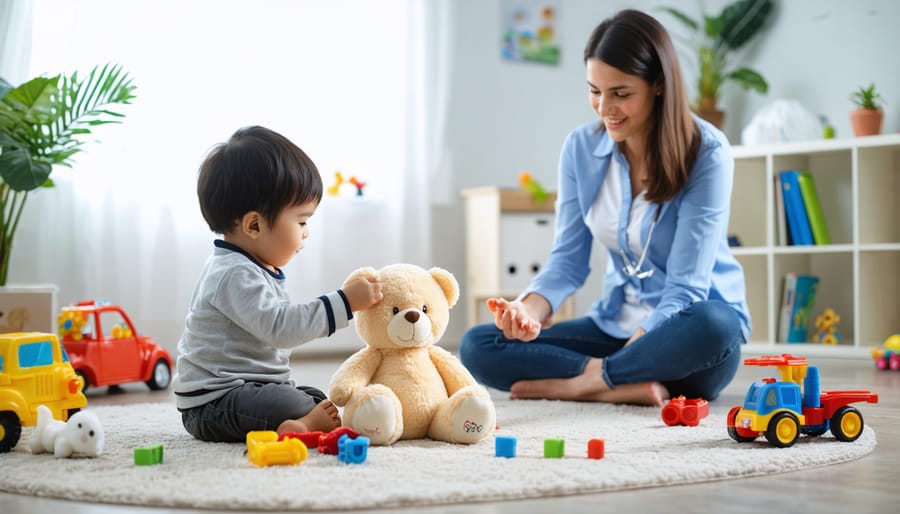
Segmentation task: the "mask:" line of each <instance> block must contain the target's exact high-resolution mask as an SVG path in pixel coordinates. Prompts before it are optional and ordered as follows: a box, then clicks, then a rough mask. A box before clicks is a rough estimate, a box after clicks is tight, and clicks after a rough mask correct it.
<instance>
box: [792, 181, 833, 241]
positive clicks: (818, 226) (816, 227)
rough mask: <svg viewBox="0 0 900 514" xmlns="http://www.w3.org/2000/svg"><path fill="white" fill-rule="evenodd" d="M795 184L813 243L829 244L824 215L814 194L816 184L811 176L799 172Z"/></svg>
mask: <svg viewBox="0 0 900 514" xmlns="http://www.w3.org/2000/svg"><path fill="white" fill-rule="evenodd" d="M797 182H798V183H799V184H800V195H801V196H802V197H803V204H804V205H805V206H806V216H807V217H808V218H809V228H810V229H811V230H812V234H813V241H815V243H816V244H817V245H828V244H831V236H830V235H829V234H828V226H827V225H826V224H825V215H824V214H822V205H821V204H820V203H819V195H818V194H817V193H816V184H815V182H813V178H812V175H811V174H810V173H809V172H807V171H801V172H799V173H798V174H797Z"/></svg>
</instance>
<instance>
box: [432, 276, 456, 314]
mask: <svg viewBox="0 0 900 514" xmlns="http://www.w3.org/2000/svg"><path fill="white" fill-rule="evenodd" d="M428 273H430V274H431V276H432V277H434V280H435V282H437V283H438V285H439V286H441V289H442V290H443V291H444V296H445V297H446V298H447V303H448V304H449V305H450V307H453V306H454V305H456V301H457V300H459V283H458V282H457V281H456V277H454V276H453V274H452V273H450V272H449V271H447V270H445V269H443V268H431V269H430V270H428Z"/></svg>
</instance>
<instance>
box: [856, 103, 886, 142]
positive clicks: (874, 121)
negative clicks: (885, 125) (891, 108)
mask: <svg viewBox="0 0 900 514" xmlns="http://www.w3.org/2000/svg"><path fill="white" fill-rule="evenodd" d="M883 119H884V112H882V111H881V110H877V111H876V110H875V109H857V110H855V111H850V125H851V126H852V127H853V133H854V134H855V135H857V136H875V135H878V134H881V121H882V120H883Z"/></svg>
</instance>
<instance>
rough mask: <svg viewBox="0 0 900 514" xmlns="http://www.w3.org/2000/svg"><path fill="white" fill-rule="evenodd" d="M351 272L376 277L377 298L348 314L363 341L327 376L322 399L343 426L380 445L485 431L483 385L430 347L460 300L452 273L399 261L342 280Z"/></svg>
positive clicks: (462, 439) (471, 439) (474, 437)
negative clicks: (337, 411)
mask: <svg viewBox="0 0 900 514" xmlns="http://www.w3.org/2000/svg"><path fill="white" fill-rule="evenodd" d="M358 277H366V278H372V277H376V278H378V279H379V280H380V281H381V285H382V292H383V293H384V298H383V299H382V300H381V301H379V302H378V303H376V304H375V305H373V306H371V307H369V308H368V309H364V310H362V311H359V312H357V313H355V314H354V319H355V323H356V331H357V333H358V334H359V336H360V338H361V339H362V340H363V341H364V342H365V343H366V345H367V346H366V347H365V348H363V349H361V350H359V351H357V352H356V353H354V354H353V355H352V356H350V357H349V358H348V359H347V360H345V361H344V362H343V363H342V364H341V366H340V367H339V368H338V370H337V371H336V372H335V373H334V375H333V376H332V379H331V385H330V391H329V397H330V399H331V401H332V402H333V403H334V404H335V405H337V406H339V407H343V411H342V423H343V425H344V426H346V427H350V428H352V429H353V430H355V431H356V432H358V433H359V434H361V435H364V436H366V437H368V438H369V441H370V444H372V445H384V446H387V445H391V444H393V443H394V442H396V441H398V440H400V439H421V438H425V437H428V438H430V439H433V440H437V441H445V442H450V443H460V444H472V443H477V442H479V441H481V440H482V439H484V438H486V437H487V436H488V435H490V434H491V433H492V432H493V430H494V424H495V420H496V412H495V410H494V404H493V402H492V401H491V398H490V395H489V394H488V392H487V390H485V389H484V387H482V386H480V385H478V383H476V381H475V379H474V378H473V377H472V375H471V373H469V371H468V370H467V369H466V368H465V367H464V366H463V365H462V363H461V362H460V361H459V360H458V359H457V358H456V357H455V356H453V354H451V353H450V352H448V351H447V350H445V349H443V348H441V347H439V346H435V344H436V343H437V342H438V341H439V340H440V339H441V337H442V336H443V335H444V331H445V330H446V328H447V324H448V322H449V320H450V309H451V308H452V307H453V306H454V305H455V304H456V301H457V300H458V299H459V284H458V283H457V281H456V279H455V278H454V276H453V275H452V274H451V273H450V272H448V271H446V270H444V269H441V268H431V269H429V270H426V269H424V268H422V267H420V266H417V265H414V264H405V263H403V264H391V265H388V266H385V267H383V268H381V269H379V270H376V269H374V268H371V267H369V268H361V269H358V270H356V271H354V272H353V273H352V274H351V275H350V276H349V277H348V278H347V281H349V280H352V279H354V278H358ZM345 283H346V282H345Z"/></svg>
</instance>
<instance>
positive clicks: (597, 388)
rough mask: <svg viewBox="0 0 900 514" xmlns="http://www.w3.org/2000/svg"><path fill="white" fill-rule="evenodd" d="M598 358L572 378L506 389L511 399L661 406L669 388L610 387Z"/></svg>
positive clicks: (522, 383)
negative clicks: (604, 378)
mask: <svg viewBox="0 0 900 514" xmlns="http://www.w3.org/2000/svg"><path fill="white" fill-rule="evenodd" d="M602 362H603V361H602V360H601V359H591V360H589V361H588V363H587V366H585V368H584V373H582V374H581V375H578V376H577V377H572V378H548V379H543V380H521V381H519V382H516V383H515V384H513V385H512V387H511V388H510V390H509V393H510V394H509V397H510V398H511V399H520V398H521V399H525V398H530V399H546V400H576V401H595V402H607V403H634V404H638V405H655V406H662V404H663V401H665V400H667V399H668V398H669V391H668V390H667V389H666V388H665V386H663V385H662V384H660V383H659V382H643V383H640V384H624V385H620V386H618V387H616V388H615V389H610V387H609V386H608V385H607V384H606V381H604V380H603V375H602V373H601V364H602Z"/></svg>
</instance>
